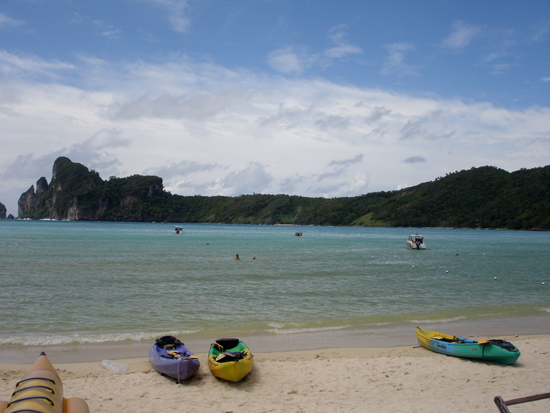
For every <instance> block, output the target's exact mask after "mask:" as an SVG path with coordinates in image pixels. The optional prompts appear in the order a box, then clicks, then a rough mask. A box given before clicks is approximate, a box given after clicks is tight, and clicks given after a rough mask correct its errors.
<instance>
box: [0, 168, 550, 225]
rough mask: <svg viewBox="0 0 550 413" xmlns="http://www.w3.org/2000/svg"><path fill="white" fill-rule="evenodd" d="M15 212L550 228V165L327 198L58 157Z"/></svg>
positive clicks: (472, 172) (468, 173) (466, 173)
mask: <svg viewBox="0 0 550 413" xmlns="http://www.w3.org/2000/svg"><path fill="white" fill-rule="evenodd" d="M2 212H3V215H2ZM18 214H19V218H31V219H58V220H63V219H66V220H75V221H126V222H177V223H186V222H188V223H229V224H268V225H269V224H271V225H274V224H289V225H335V226H377V227H380V226H384V227H453V228H488V229H497V228H501V229H517V230H520V229H521V230H550V166H545V167H541V168H534V169H521V170H519V171H516V172H512V173H510V172H507V171H505V170H502V169H499V168H496V167H492V166H484V167H480V168H472V169H469V170H463V171H459V172H458V171H457V172H453V173H449V174H447V175H446V176H445V177H440V178H437V179H436V180H435V181H432V182H426V183H422V184H419V185H416V186H413V187H409V188H405V189H402V190H399V191H388V192H373V193H369V194H365V195H360V196H356V197H343V198H331V199H326V198H307V197H301V196H290V195H264V194H254V195H241V196H237V197H227V196H200V195H195V196H182V195H174V194H171V193H170V192H168V191H165V190H164V186H163V181H162V178H159V177H157V176H142V175H133V176H130V177H127V178H116V177H110V178H109V180H103V179H101V177H100V176H99V174H98V173H97V172H96V171H93V170H91V171H90V170H89V169H88V168H87V167H86V166H84V165H82V164H79V163H75V162H72V161H71V160H70V159H69V158H66V157H60V158H57V159H56V161H55V162H54V165H53V171H52V179H51V181H50V183H48V181H47V180H46V178H45V177H41V178H40V179H38V181H37V182H36V187H35V186H34V185H31V187H30V188H29V189H28V190H27V191H26V192H24V193H23V194H22V195H21V197H20V198H19V201H18ZM2 217H3V218H5V217H6V209H5V207H4V205H3V204H0V218H2Z"/></svg>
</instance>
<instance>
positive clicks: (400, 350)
mask: <svg viewBox="0 0 550 413" xmlns="http://www.w3.org/2000/svg"><path fill="white" fill-rule="evenodd" d="M506 339H508V340H509V341H512V342H513V343H514V344H515V345H516V346H517V347H518V348H519V349H520V351H521V353H522V355H521V357H520V359H519V360H518V362H516V363H515V364H514V365H511V366H502V365H489V364H487V363H485V362H478V361H471V360H465V359H459V358H454V357H447V356H444V355H441V354H436V353H433V352H431V351H429V350H426V349H424V348H421V347H419V346H416V345H415V346H408V345H407V346H399V347H391V348H358V349H352V348H333V349H321V350H319V349H318V350H303V351H288V352H279V353H255V365H254V369H253V370H252V372H251V373H250V374H249V375H248V376H247V377H246V378H245V379H243V380H242V381H241V382H239V383H230V382H225V381H221V380H219V379H217V378H215V377H214V376H212V374H211V373H210V371H209V369H208V365H207V357H206V354H200V353H199V354H198V355H199V356H200V357H201V367H200V370H199V372H198V374H197V376H195V377H194V378H192V379H190V380H187V381H185V382H182V383H179V384H178V383H176V382H175V381H174V380H172V379H169V378H166V377H163V376H161V375H160V374H158V373H157V372H156V371H155V370H154V369H153V368H152V366H151V364H150V363H149V360H148V359H147V358H146V357H143V358H131V359H120V360H115V361H116V362H118V363H124V364H126V365H127V366H128V370H127V371H125V372H124V373H114V372H112V371H111V370H108V369H105V368H103V367H101V366H100V363H98V362H85V363H54V366H55V367H56V368H57V370H58V372H59V375H60V377H61V379H62V380H63V384H64V389H65V390H64V392H65V396H66V397H82V398H84V399H85V400H86V401H87V403H88V405H89V407H90V411H91V412H98V413H101V412H104V413H111V412H152V411H177V412H213V413H221V412H234V413H240V412H243V413H244V412H258V413H259V412H422V411H426V410H427V409H429V410H433V409H436V410H437V411H452V410H454V411H465V412H470V411H482V412H497V411H498V409H497V408H496V406H495V404H494V402H493V398H494V397H495V396H498V395H500V396H502V397H503V398H504V400H509V399H516V398H519V397H525V396H530V395H533V394H539V393H547V392H549V391H550V335H524V336H518V337H507V338H506ZM37 356H38V355H37ZM32 362H34V360H30V361H29V364H32ZM28 367H29V366H28V365H26V364H1V365H0V369H1V373H2V380H1V381H0V399H2V400H8V399H9V397H10V396H11V393H12V391H13V389H14V386H15V383H16V382H17V381H18V380H19V379H20V378H21V377H22V376H23V374H24V373H25V372H26V371H27V369H28ZM510 409H511V411H512V412H518V413H523V412H533V413H534V412H538V413H542V412H548V411H550V399H546V400H540V401H535V402H531V403H525V404H521V405H515V406H511V407H510Z"/></svg>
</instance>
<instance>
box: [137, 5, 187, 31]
mask: <svg viewBox="0 0 550 413" xmlns="http://www.w3.org/2000/svg"><path fill="white" fill-rule="evenodd" d="M145 1H148V2H151V3H155V4H158V5H159V6H160V7H162V8H163V9H165V10H166V11H167V13H168V20H169V21H170V24H171V25H172V28H173V29H174V30H175V31H177V32H180V33H184V32H186V31H187V29H188V28H189V24H190V21H189V17H188V16H187V14H186V13H187V9H188V7H189V3H188V1H187V0H145Z"/></svg>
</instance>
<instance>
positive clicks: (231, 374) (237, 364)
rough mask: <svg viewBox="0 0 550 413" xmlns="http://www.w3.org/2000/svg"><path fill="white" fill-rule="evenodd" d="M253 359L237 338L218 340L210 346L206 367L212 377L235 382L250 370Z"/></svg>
mask: <svg viewBox="0 0 550 413" xmlns="http://www.w3.org/2000/svg"><path fill="white" fill-rule="evenodd" d="M253 357H254V356H253V355H252V353H251V352H250V350H249V349H248V347H247V346H246V345H245V344H244V343H243V342H242V341H241V340H239V339H238V338H219V339H217V340H216V341H215V342H214V343H212V345H211V346H210V351H209V352H208V367H210V371H211V372H212V374H213V375H214V376H216V377H218V378H220V379H224V380H229V381H233V382H237V381H239V380H241V379H242V378H243V377H245V376H246V375H247V374H248V373H250V371H251V370H252V367H253V366H254V358H253Z"/></svg>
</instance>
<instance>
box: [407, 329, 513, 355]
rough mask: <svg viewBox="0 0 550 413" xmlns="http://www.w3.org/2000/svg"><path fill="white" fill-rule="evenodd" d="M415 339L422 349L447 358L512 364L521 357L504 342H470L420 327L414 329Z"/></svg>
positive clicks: (511, 346) (466, 339)
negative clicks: (464, 358) (454, 357)
mask: <svg viewBox="0 0 550 413" xmlns="http://www.w3.org/2000/svg"><path fill="white" fill-rule="evenodd" d="M416 337H417V339H418V342H419V343H420V345H421V346H422V347H425V348H427V349H428V350H432V351H435V352H436V353H441V354H446V355H448V356H456V357H466V358H471V359H478V360H483V361H488V362H493V363H499V364H512V363H515V362H516V360H517V359H518V358H519V356H520V355H521V353H520V352H519V350H518V349H517V348H516V346H514V345H513V344H512V343H510V342H508V341H504V340H471V339H468V338H461V337H455V336H450V335H448V334H442V333H436V332H435V331H429V330H423V329H421V328H420V327H416Z"/></svg>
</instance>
